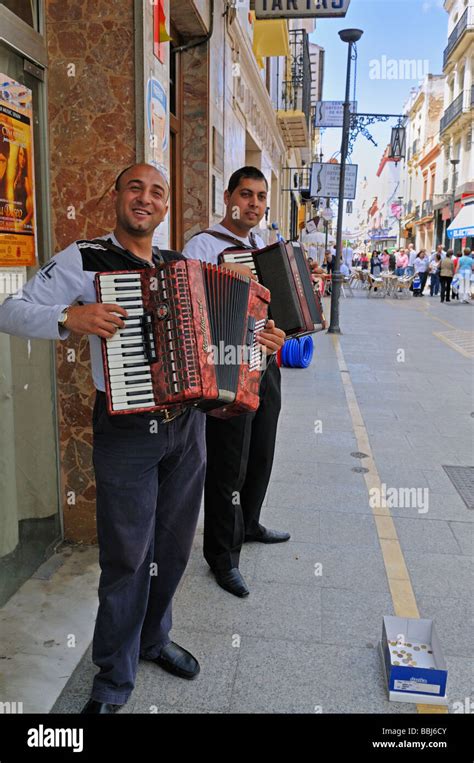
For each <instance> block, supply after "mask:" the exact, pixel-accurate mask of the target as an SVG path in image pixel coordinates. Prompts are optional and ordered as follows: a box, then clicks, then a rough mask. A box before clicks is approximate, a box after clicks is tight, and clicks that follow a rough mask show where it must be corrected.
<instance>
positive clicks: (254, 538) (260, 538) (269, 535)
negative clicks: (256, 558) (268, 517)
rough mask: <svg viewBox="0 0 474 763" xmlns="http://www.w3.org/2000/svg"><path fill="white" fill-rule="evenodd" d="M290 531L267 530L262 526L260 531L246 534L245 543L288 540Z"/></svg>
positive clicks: (282, 541)
mask: <svg viewBox="0 0 474 763" xmlns="http://www.w3.org/2000/svg"><path fill="white" fill-rule="evenodd" d="M290 538H291V535H290V533H284V532H280V531H279V530H269V529H268V528H267V527H262V530H261V532H259V533H257V534H256V535H246V536H245V542H246V543H284V542H285V541H286V540H290Z"/></svg>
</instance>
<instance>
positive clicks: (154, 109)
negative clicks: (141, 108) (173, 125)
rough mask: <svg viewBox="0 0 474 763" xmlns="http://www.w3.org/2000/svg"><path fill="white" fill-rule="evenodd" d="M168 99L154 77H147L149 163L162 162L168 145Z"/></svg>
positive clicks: (160, 163) (161, 163) (156, 164)
mask: <svg viewBox="0 0 474 763" xmlns="http://www.w3.org/2000/svg"><path fill="white" fill-rule="evenodd" d="M167 104H168V99H167V96H166V91H165V89H164V87H163V85H162V84H161V82H159V80H157V79H156V78H155V77H149V79H148V83H147V88H146V118H147V127H148V134H149V136H150V143H149V146H150V149H149V153H150V158H149V161H150V164H154V165H155V166H160V165H163V164H164V155H165V151H166V149H167V147H168V108H167Z"/></svg>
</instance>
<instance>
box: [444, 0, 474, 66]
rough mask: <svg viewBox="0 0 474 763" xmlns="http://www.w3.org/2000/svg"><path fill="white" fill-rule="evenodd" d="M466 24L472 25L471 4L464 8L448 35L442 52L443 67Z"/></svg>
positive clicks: (472, 12) (473, 19)
mask: <svg viewBox="0 0 474 763" xmlns="http://www.w3.org/2000/svg"><path fill="white" fill-rule="evenodd" d="M468 26H474V8H473V7H472V6H470V7H469V8H466V10H465V11H464V13H463V15H462V16H461V18H460V19H459V21H458V23H457V24H456V26H455V27H454V29H453V31H452V32H451V34H450V35H449V37H448V44H447V46H446V47H445V49H444V53H443V68H444V67H445V66H446V64H447V62H448V59H449V56H450V55H451V53H452V52H453V50H454V48H455V47H456V45H457V44H458V42H459V41H460V39H461V38H462V37H463V35H464V33H465V32H466V29H467V28H468Z"/></svg>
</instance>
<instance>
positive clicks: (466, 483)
mask: <svg viewBox="0 0 474 763" xmlns="http://www.w3.org/2000/svg"><path fill="white" fill-rule="evenodd" d="M443 469H444V471H445V472H446V474H447V475H448V477H449V479H450V480H451V482H452V483H453V485H454V487H455V488H456V490H457V491H458V493H459V495H460V496H461V498H462V499H463V501H464V503H465V504H466V506H467V508H468V509H474V466H443Z"/></svg>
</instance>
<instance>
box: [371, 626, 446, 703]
mask: <svg viewBox="0 0 474 763" xmlns="http://www.w3.org/2000/svg"><path fill="white" fill-rule="evenodd" d="M380 647H381V653H382V659H383V663H384V668H385V674H386V679H387V687H388V692H389V699H390V700H391V701H395V702H422V703H423V704H433V705H441V704H443V705H445V704H447V698H446V684H447V679H448V670H447V667H446V662H445V660H444V657H443V654H442V651H441V644H440V642H439V638H438V636H437V633H436V630H435V627H434V624H433V621H432V620H427V619H414V618H405V617H384V619H383V631H382V640H381V642H380Z"/></svg>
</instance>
